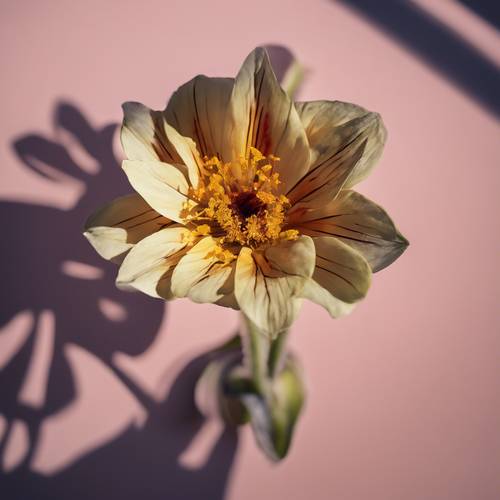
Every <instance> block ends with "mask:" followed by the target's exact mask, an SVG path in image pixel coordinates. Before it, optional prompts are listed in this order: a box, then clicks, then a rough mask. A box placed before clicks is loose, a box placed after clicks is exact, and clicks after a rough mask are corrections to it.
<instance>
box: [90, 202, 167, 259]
mask: <svg viewBox="0 0 500 500" xmlns="http://www.w3.org/2000/svg"><path fill="white" fill-rule="evenodd" d="M171 224H173V222H172V221H171V220H169V219H167V218H166V217H164V216H163V215H160V214H159V213H158V212H156V211H155V210H153V209H152V208H151V207H150V206H149V205H148V204H147V203H146V202H145V201H144V200H143V199H142V198H141V197H140V196H139V195H138V194H131V195H128V196H123V197H121V198H117V199H116V200H114V201H112V202H111V203H108V204H107V205H105V206H104V207H102V208H100V209H99V210H97V211H96V212H95V213H94V214H92V215H91V216H90V217H89V218H88V219H87V222H86V223H85V232H84V233H83V234H84V235H85V237H86V238H87V239H88V240H89V242H90V244H91V245H92V246H93V247H94V248H95V250H96V251H97V253H98V254H99V255H100V256H101V257H104V258H105V259H108V260H113V261H115V262H120V261H121V260H122V259H123V257H124V256H125V253H127V252H128V251H129V250H130V249H131V248H132V247H133V246H134V245H135V244H136V243H137V242H139V241H140V240H142V239H143V238H145V237H146V236H149V235H150V234H153V233H154V232H156V231H158V230H160V229H162V228H164V227H167V226H169V225H171Z"/></svg>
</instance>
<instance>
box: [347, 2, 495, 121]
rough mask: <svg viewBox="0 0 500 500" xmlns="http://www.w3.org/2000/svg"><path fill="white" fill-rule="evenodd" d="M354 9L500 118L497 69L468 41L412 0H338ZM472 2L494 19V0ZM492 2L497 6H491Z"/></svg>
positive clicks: (484, 14)
mask: <svg viewBox="0 0 500 500" xmlns="http://www.w3.org/2000/svg"><path fill="white" fill-rule="evenodd" d="M340 2H341V3H342V4H344V5H346V6H347V7H349V8H351V9H352V10H353V11H354V12H356V13H358V14H359V15H361V16H363V17H365V18H366V19H367V20H368V21H370V22H371V23H374V24H375V25H376V26H378V27H379V28H380V29H382V30H383V31H384V32H385V33H387V34H388V35H389V36H391V37H393V38H394V39H396V40H397V41H398V42H399V43H401V44H402V45H403V46H405V47H406V48H407V49H409V50H410V51H412V52H414V53H415V54H416V55H417V56H418V57H420V58H421V59H422V60H423V61H425V62H426V63H427V64H429V65H430V66H431V67H432V68H433V69H434V70H436V71H437V72H438V73H441V74H442V75H443V76H444V77H446V78H447V79H448V80H450V81H451V82H452V83H453V84H454V85H456V86H457V87H459V88H460V89H461V90H462V91H464V92H465V93H466V94H468V95H469V96H470V97H471V98H473V99H474V100H475V101H477V102H478V103H479V104H481V105H482V106H483V107H484V109H485V110H486V111H487V112H489V113H492V114H494V115H495V116H496V117H497V118H500V92H499V90H498V89H500V71H499V69H498V67H497V66H495V64H494V63H492V62H490V61H489V60H488V59H486V58H485V57H484V56H483V55H482V54H481V52H479V51H478V50H477V49H476V48H474V47H473V46H472V45H470V44H469V43H468V42H467V41H466V40H464V39H463V38H461V37H460V35H459V34H457V33H455V32H454V31H453V30H451V29H450V28H448V27H447V26H446V25H444V24H443V23H441V22H440V21H438V20H437V19H435V18H433V17H432V16H430V15H429V14H428V13H427V12H425V11H424V10H423V9H422V8H420V7H419V6H418V5H416V4H414V3H413V2H404V1H401V0H385V1H384V2H382V4H381V3H380V2H373V1H372V0H340ZM462 3H464V4H465V5H466V6H469V4H471V5H472V4H474V5H475V10H478V11H479V12H480V13H481V15H483V16H491V17H490V19H489V21H490V22H492V23H493V24H495V23H496V22H497V21H498V13H499V8H498V2H497V1H495V0H493V1H492V0H490V1H480V2H476V1H474V2H468V1H463V2H462ZM493 4H496V5H497V7H494V6H493Z"/></svg>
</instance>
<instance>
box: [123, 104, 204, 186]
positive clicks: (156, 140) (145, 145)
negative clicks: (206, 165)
mask: <svg viewBox="0 0 500 500" xmlns="http://www.w3.org/2000/svg"><path fill="white" fill-rule="evenodd" d="M123 113H124V117H123V125H122V130H121V141H122V146H123V149H124V151H125V154H126V156H127V158H128V159H129V160H144V161H148V160H159V161H162V162H165V163H170V164H184V165H186V166H187V170H188V173H189V180H190V182H191V184H192V185H193V186H196V185H197V183H198V177H199V168H200V166H201V163H202V161H201V159H200V156H199V153H198V151H197V149H196V145H195V143H194V142H193V141H192V140H191V139H190V138H189V137H183V136H182V135H181V134H180V133H179V132H178V131H177V130H175V129H174V128H173V127H172V126H171V125H169V124H168V123H167V120H166V119H165V112H162V111H153V110H152V109H149V108H148V107H147V106H144V105H143V104H140V103H138V102H126V103H124V104H123Z"/></svg>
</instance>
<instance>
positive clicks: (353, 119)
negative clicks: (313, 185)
mask: <svg viewBox="0 0 500 500" xmlns="http://www.w3.org/2000/svg"><path fill="white" fill-rule="evenodd" d="M296 107H297V111H298V113H299V115H300V118H301V120H302V123H303V125H304V127H305V129H306V133H307V138H308V140H309V144H310V146H311V148H312V149H313V151H314V153H315V155H314V156H315V158H314V161H313V162H312V163H311V169H314V168H315V167H317V166H318V165H320V164H325V165H329V164H330V163H331V162H332V160H333V159H334V158H335V157H336V155H338V154H339V152H340V151H342V150H343V149H345V148H357V147H358V146H359V144H360V143H362V142H364V141H366V146H365V148H364V150H363V156H362V158H361V159H360V161H359V162H357V164H356V165H355V167H354V168H353V169H352V172H350V175H349V177H348V179H346V181H345V185H344V187H345V188H348V187H351V186H353V185H354V184H357V183H358V182H360V181H361V180H363V179H364V178H365V177H366V176H367V175H368V174H369V173H370V171H371V170H372V168H373V167H374V165H375V164H376V162H377V161H378V159H379V158H380V156H381V154H382V150H383V147H384V144H385V140H386V138H387V132H386V130H385V127H384V124H383V123H382V119H381V117H380V115H379V114H378V113H372V112H369V111H367V110H366V109H364V108H362V107H360V106H356V105H355V104H350V103H346V102H340V101H333V102H332V101H313V102H302V103H296Z"/></svg>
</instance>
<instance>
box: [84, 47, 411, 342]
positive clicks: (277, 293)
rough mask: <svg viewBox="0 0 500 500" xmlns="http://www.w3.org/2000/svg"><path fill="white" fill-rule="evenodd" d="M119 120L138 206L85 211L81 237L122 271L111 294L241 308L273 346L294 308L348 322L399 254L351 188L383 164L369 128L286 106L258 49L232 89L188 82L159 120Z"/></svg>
mask: <svg viewBox="0 0 500 500" xmlns="http://www.w3.org/2000/svg"><path fill="white" fill-rule="evenodd" d="M123 109H124V120H123V126H122V129H121V141H122V145H123V148H124V151H125V154H126V156H127V158H128V159H127V160H125V161H124V162H123V170H124V171H125V173H126V175H127V176H128V179H129V181H130V183H131V185H132V187H133V188H134V189H135V190H136V191H137V193H138V194H132V195H129V196H125V197H123V198H120V199H117V200H115V201H113V202H112V203H110V204H109V205H107V206H105V207H104V208H102V209H101V210H99V211H98V212H96V213H95V214H94V215H92V216H91V217H90V218H89V220H88V221H87V224H86V231H85V236H86V237H87V238H88V240H89V241H90V243H91V244H92V245H93V246H94V247H95V249H96V250H97V252H99V254H100V255H102V256H103V257H104V258H107V259H111V260H114V261H117V262H121V266H120V269H119V273H118V278H117V284H118V285H119V286H121V287H132V288H134V289H137V290H140V291H142V292H144V293H146V294H148V295H151V296H153V297H161V298H163V299H166V300H170V299H173V298H178V297H179V298H180V297H189V298H190V299H191V300H193V301H195V302H201V303H204V302H210V303H216V304H219V305H223V306H228V307H233V308H235V309H241V311H242V312H243V313H244V314H245V315H246V316H247V317H248V318H249V319H250V320H251V321H252V322H253V323H254V324H255V325H256V326H257V327H258V328H259V329H260V330H262V331H264V332H267V333H268V334H270V335H271V336H272V335H275V334H277V333H278V332H280V331H282V330H284V329H286V328H288V327H289V326H290V325H291V323H292V321H293V320H294V318H295V317H296V315H297V312H298V310H299V308H300V305H301V302H302V299H303V298H307V299H310V300H312V301H314V302H316V303H318V304H320V305H322V306H323V307H325V308H326V309H327V310H328V312H329V313H330V314H331V315H332V316H334V317H336V316H339V315H342V314H345V313H347V312H349V311H350V310H351V309H352V307H353V305H354V304H355V303H356V302H358V301H359V300H360V299H362V298H363V297H364V296H365V295H366V293H367V290H368V287H369V285H370V281H371V274H372V272H375V271H378V270H380V269H382V268H384V267H386V266H387V265H389V264H390V263H392V262H393V261H394V260H395V259H396V258H397V257H398V256H399V255H401V253H402V252H403V251H404V249H405V248H406V246H407V244H408V243H407V241H406V240H405V238H404V237H403V236H402V235H401V234H400V233H399V232H398V230H397V229H396V227H395V226H394V224H393V222H392V221H391V219H390V218H389V216H388V215H387V213H386V212H385V211H384V210H383V209H382V208H381V207H379V206H378V205H376V204H375V203H373V202H372V201H370V200H368V199H367V198H365V197H364V196H362V195H361V194H359V193H357V192H356V191H353V190H352V189H351V188H352V187H353V186H354V185H355V184H357V183H358V182H360V181H361V180H362V179H364V178H365V177H366V176H367V175H368V174H369V172H370V171H371V169H372V168H373V166H374V164H375V163H376V161H377V160H378V159H379V157H380V155H381V153H382V148H383V145H384V142H385V138H386V131H385V128H384V126H383V124H382V120H381V118H380V116H379V115H378V114H377V113H372V112H369V111H367V110H365V109H363V108H361V107H359V106H356V105H354V104H349V103H344V102H339V101H333V102H330V101H314V102H295V103H294V102H293V101H292V100H291V98H290V97H289V96H288V95H287V94H286V93H285V92H284V91H283V90H282V89H281V88H280V86H279V83H278V82H277V80H276V77H275V75H274V73H273V70H272V68H271V65H270V62H269V59H268V56H267V54H266V51H265V50H264V49H262V48H257V49H255V50H254V51H253V52H252V53H251V54H250V55H249V56H248V57H247V59H246V60H245V62H244V64H243V66H242V68H241V70H240V71H239V73H238V75H237V76H236V78H235V79H232V78H208V77H205V76H197V77H195V78H194V79H192V80H191V81H189V82H188V83H186V84H185V85H183V86H181V87H180V88H179V89H178V90H177V91H176V92H175V93H174V94H173V96H172V97H171V99H170V101H169V103H168V105H167V107H166V109H165V110H164V111H152V110H150V109H149V108H147V107H146V106H144V105H142V104H139V103H133V102H129V103H125V104H124V106H123Z"/></svg>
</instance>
